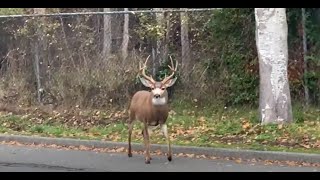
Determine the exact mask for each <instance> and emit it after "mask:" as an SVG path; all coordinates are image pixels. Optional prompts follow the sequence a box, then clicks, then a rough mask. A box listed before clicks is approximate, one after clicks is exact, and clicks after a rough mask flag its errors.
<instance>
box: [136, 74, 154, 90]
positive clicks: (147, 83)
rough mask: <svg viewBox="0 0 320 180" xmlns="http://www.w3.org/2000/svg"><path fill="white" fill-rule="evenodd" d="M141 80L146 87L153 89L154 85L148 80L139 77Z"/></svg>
mask: <svg viewBox="0 0 320 180" xmlns="http://www.w3.org/2000/svg"><path fill="white" fill-rule="evenodd" d="M139 79H140V81H141V83H142V84H143V85H144V86H146V87H149V88H151V87H152V86H153V85H152V83H151V82H150V81H148V80H146V79H145V78H143V77H139Z"/></svg>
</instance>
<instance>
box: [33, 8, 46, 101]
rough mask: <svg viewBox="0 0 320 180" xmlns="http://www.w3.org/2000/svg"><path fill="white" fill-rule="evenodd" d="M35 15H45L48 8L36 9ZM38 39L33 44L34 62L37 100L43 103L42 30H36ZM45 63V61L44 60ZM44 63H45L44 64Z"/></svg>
mask: <svg viewBox="0 0 320 180" xmlns="http://www.w3.org/2000/svg"><path fill="white" fill-rule="evenodd" d="M33 13H34V14H45V13H46V8H34V9H33ZM38 23H44V22H43V21H41V20H39V21H38ZM35 37H36V39H35V41H34V44H33V52H34V60H33V68H34V73H35V77H36V82H37V100H38V102H39V103H41V94H42V92H43V89H42V84H41V75H40V73H41V69H40V62H41V59H40V51H41V49H43V47H44V46H43V40H42V39H41V38H42V37H43V32H42V29H39V28H36V36H35ZM42 61H43V60H42ZM42 63H43V62H42ZM42 63H41V64H42Z"/></svg>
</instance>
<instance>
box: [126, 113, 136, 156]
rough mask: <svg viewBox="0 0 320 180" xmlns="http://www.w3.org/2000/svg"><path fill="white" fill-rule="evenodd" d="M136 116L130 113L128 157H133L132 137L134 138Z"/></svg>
mask: <svg viewBox="0 0 320 180" xmlns="http://www.w3.org/2000/svg"><path fill="white" fill-rule="evenodd" d="M134 116H135V115H134V114H133V113H130V116H129V123H128V129H129V130H128V156H129V157H132V149H131V136H132V129H133V124H134V121H135V117H134Z"/></svg>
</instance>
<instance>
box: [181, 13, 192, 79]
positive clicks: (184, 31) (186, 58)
mask: <svg viewBox="0 0 320 180" xmlns="http://www.w3.org/2000/svg"><path fill="white" fill-rule="evenodd" d="M185 9H186V8H181V10H185ZM180 21H181V48H182V49H181V53H182V57H181V59H182V69H183V72H184V73H185V74H186V73H188V67H189V64H190V44H189V35H188V34H189V26H188V15H187V14H186V13H185V12H181V13H180Z"/></svg>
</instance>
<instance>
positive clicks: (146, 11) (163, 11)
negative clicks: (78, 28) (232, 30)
mask: <svg viewBox="0 0 320 180" xmlns="http://www.w3.org/2000/svg"><path fill="white" fill-rule="evenodd" d="M219 9H222V8H201V9H200V8H199V9H184V10H179V9H167V10H138V11H111V12H76V13H52V14H17V15H0V18H23V17H40V16H41V17H49V16H77V15H112V14H142V13H165V12H203V11H214V10H219Z"/></svg>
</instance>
